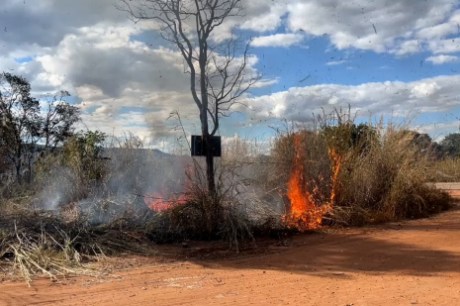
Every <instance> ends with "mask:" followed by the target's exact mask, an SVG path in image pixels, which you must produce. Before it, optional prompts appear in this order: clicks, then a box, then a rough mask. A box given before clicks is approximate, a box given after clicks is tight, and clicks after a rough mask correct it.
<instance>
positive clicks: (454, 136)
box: [440, 133, 460, 157]
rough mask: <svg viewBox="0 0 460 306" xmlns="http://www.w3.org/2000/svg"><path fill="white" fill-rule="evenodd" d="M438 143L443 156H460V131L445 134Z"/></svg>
mask: <svg viewBox="0 0 460 306" xmlns="http://www.w3.org/2000/svg"><path fill="white" fill-rule="evenodd" d="M440 145H441V151H442V153H443V155H444V156H449V157H460V133H451V134H449V135H447V136H446V137H445V138H444V139H443V140H442V141H441V143H440Z"/></svg>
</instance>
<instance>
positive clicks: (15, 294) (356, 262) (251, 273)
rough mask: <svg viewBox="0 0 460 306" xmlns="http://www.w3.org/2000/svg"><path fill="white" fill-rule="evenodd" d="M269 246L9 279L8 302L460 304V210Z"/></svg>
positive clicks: (4, 293) (2, 294) (0, 299)
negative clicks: (103, 270) (92, 273)
mask: <svg viewBox="0 0 460 306" xmlns="http://www.w3.org/2000/svg"><path fill="white" fill-rule="evenodd" d="M264 248H265V251H263V252H262V251H261V253H258V254H243V255H238V256H231V257H230V258H229V257H226V258H223V259H222V258H221V259H219V258H214V259H207V260H203V259H196V260H188V261H184V260H182V261H170V262H166V263H165V262H163V263H158V262H157V263H155V262H152V261H150V263H149V262H148V260H145V261H143V263H142V264H140V265H139V266H137V267H135V268H133V269H128V270H124V271H120V272H117V273H114V274H113V275H111V276H109V277H105V278H102V279H94V278H84V277H77V278H72V279H70V280H68V281H66V282H63V283H53V282H50V281H49V280H48V279H42V280H37V281H35V282H33V283H32V288H28V287H27V285H26V284H24V283H17V282H16V283H15V282H10V281H3V282H2V283H0V305H288V304H289V305H356V306H357V305H460V210H453V211H449V212H447V213H443V214H441V215H438V216H435V217H432V218H430V219H423V220H415V221H408V222H401V223H392V224H386V225H383V226H378V227H367V228H361V229H351V230H329V231H324V232H321V233H315V234H308V235H304V236H301V237H295V238H293V239H290V240H289V241H286V243H284V244H283V245H280V244H277V243H276V242H273V243H271V244H270V245H266V246H264ZM217 257H219V256H217Z"/></svg>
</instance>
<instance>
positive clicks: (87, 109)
mask: <svg viewBox="0 0 460 306" xmlns="http://www.w3.org/2000/svg"><path fill="white" fill-rule="evenodd" d="M137 1H138V2H142V0H137ZM114 3H118V4H120V2H117V0H99V1H91V0H81V1H72V0H41V1H39V2H33V3H32V1H30V0H27V1H17V0H6V3H5V4H4V9H3V10H2V11H1V12H0V29H3V31H0V51H1V52H0V54H1V55H0V67H1V68H2V70H3V71H10V72H15V73H17V74H20V75H23V76H25V77H26V78H27V79H28V80H30V82H31V84H32V87H33V89H34V91H35V93H36V95H37V96H39V97H46V96H47V95H48V96H49V95H50V94H52V93H54V92H56V91H58V90H62V89H64V90H68V91H69V92H70V93H71V94H72V95H73V96H74V98H73V99H71V101H72V102H73V103H75V104H76V105H78V106H79V107H80V108H81V109H82V112H83V119H84V125H85V126H86V127H88V128H90V129H100V130H102V131H104V132H106V133H108V134H114V135H126V134H127V133H132V134H133V135H136V136H138V137H139V138H141V139H142V140H143V141H144V142H145V144H146V145H148V146H152V147H160V148H162V149H165V150H167V149H168V146H169V147H171V146H172V144H173V143H174V142H175V141H176V140H175V139H177V137H178V133H179V132H178V131H177V129H175V127H177V121H175V120H174V118H173V119H169V120H168V118H169V117H170V114H171V112H173V111H179V113H180V115H181V118H182V119H183V122H184V123H185V125H186V129H187V131H188V132H189V133H199V131H200V128H199V121H198V117H197V110H196V106H195V105H194V103H193V102H192V100H191V97H190V93H189V91H188V80H187V75H186V74H184V73H183V71H184V68H183V65H182V60H181V57H180V54H178V53H177V50H176V49H174V48H173V46H171V45H168V44H166V43H165V42H164V41H162V40H161V38H160V35H159V32H158V26H157V25H155V24H154V23H153V22H140V23H137V24H134V23H133V22H131V21H130V20H129V18H128V16H127V15H126V13H124V12H122V11H120V10H117V9H116V8H115V7H114ZM241 4H242V7H243V11H244V18H241V17H232V18H229V19H228V20H227V22H226V23H224V24H223V25H222V26H221V27H219V28H218V29H217V30H216V32H215V33H214V36H213V43H215V44H218V43H220V42H225V41H226V40H227V39H229V38H233V39H236V40H238V41H240V42H241V43H242V44H244V43H245V42H249V43H250V46H251V48H250V51H249V55H250V59H251V60H250V62H249V65H248V70H247V73H248V75H251V74H254V75H255V74H258V75H261V76H262V81H263V82H261V83H259V84H258V85H257V86H256V87H255V88H252V89H251V90H250V92H249V94H248V95H247V96H245V97H244V98H243V99H242V101H241V102H244V103H245V104H246V105H247V107H236V108H234V109H233V110H234V113H232V114H230V117H229V118H225V119H223V124H222V128H221V130H220V134H221V135H222V136H225V137H228V138H229V137H235V135H237V136H239V137H242V138H246V139H249V140H251V139H258V140H260V141H269V139H270V137H271V136H273V129H272V127H273V126H276V125H279V124H281V125H282V122H285V121H287V122H290V123H293V124H299V125H304V124H308V123H309V122H311V120H312V118H311V117H312V114H318V113H321V112H322V111H323V110H324V111H326V112H332V111H333V109H334V108H340V107H342V108H347V107H348V105H350V106H351V108H352V111H353V112H356V113H357V114H358V116H359V118H358V120H361V121H362V120H367V119H368V118H370V117H371V118H374V119H375V118H380V117H381V116H383V117H385V118H387V119H388V120H394V121H396V122H401V121H402V122H407V125H408V126H409V127H410V128H413V129H416V130H418V131H420V132H426V133H429V134H430V135H431V136H432V137H433V138H434V139H436V140H440V139H442V137H443V136H444V135H446V134H448V133H452V132H458V129H459V124H460V120H459V117H460V106H459V105H460V104H459V101H460V86H458V84H460V35H459V34H460V26H459V24H460V9H459V8H460V6H459V1H451V0H438V1H414V0H400V1H393V0H379V1H377V0H375V1H369V0H354V1H350V2H348V1H340V0H328V1H323V0H279V1H266V0H251V1H250V0H242V1H241Z"/></svg>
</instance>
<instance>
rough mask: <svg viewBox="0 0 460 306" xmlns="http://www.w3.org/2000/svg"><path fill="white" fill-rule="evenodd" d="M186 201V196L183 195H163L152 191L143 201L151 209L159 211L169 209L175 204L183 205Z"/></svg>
mask: <svg viewBox="0 0 460 306" xmlns="http://www.w3.org/2000/svg"><path fill="white" fill-rule="evenodd" d="M186 202H187V198H186V197H185V196H184V195H183V194H180V195H177V196H175V195H172V196H164V195H162V194H161V193H157V192H155V193H152V194H150V195H149V196H147V197H145V198H144V203H145V205H147V206H148V207H149V208H150V209H151V210H153V211H155V212H158V213H161V212H164V211H166V210H168V209H171V208H173V207H175V206H177V205H183V204H185V203H186Z"/></svg>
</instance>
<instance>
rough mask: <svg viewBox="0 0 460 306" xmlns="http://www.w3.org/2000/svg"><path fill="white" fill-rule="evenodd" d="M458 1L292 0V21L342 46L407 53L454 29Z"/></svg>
mask: <svg viewBox="0 0 460 306" xmlns="http://www.w3.org/2000/svg"><path fill="white" fill-rule="evenodd" d="M454 7H455V6H454V3H453V2H452V1H450V0H439V1H412V0H402V1H392V0H382V1H367V0H357V1H353V3H349V2H346V1H339V0H335V1H321V0H312V1H300V0H292V1H290V2H289V4H288V6H287V8H288V16H287V24H288V27H289V29H290V30H292V31H304V32H305V33H307V34H310V35H312V36H323V35H325V36H327V37H329V39H330V41H331V43H332V44H333V45H334V46H335V47H336V48H338V49H347V48H356V49H362V50H371V51H375V52H390V53H395V54H398V55H404V54H410V53H415V52H420V51H422V50H423V48H425V45H427V44H428V43H429V42H430V41H431V40H432V39H433V38H436V40H440V39H443V38H445V37H446V36H447V35H449V34H453V30H454V27H453V25H454V26H455V29H456V27H457V26H456V23H454V22H455V20H457V19H458V16H457V15H458V13H456V12H454V11H453V8H454ZM445 20H448V21H447V23H446V22H445Z"/></svg>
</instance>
